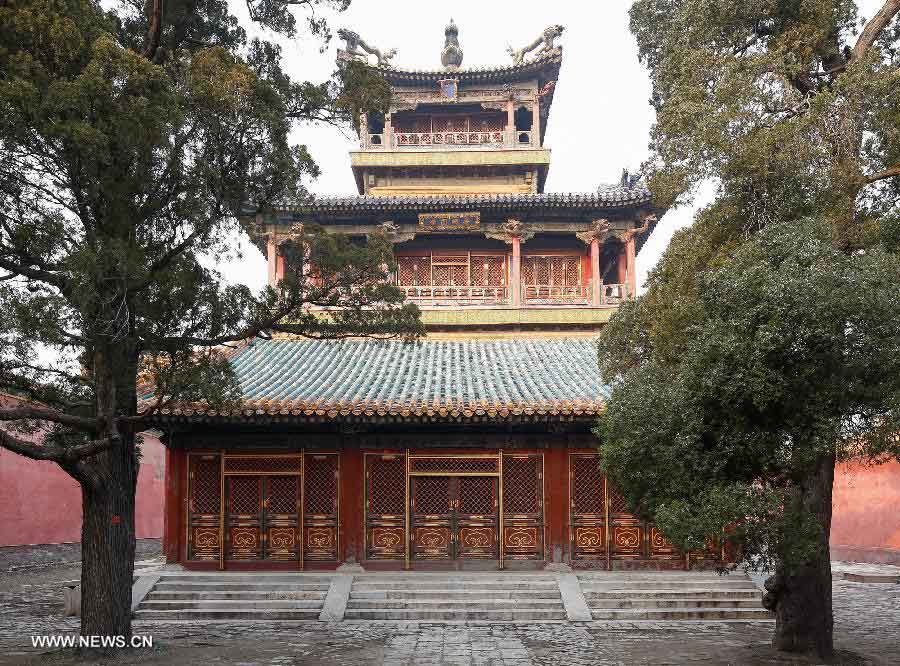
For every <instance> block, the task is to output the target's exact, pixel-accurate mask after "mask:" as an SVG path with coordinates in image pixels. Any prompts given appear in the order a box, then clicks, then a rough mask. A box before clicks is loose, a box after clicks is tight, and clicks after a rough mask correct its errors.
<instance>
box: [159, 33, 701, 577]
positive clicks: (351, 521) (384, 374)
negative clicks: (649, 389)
mask: <svg viewBox="0 0 900 666" xmlns="http://www.w3.org/2000/svg"><path fill="white" fill-rule="evenodd" d="M561 32H562V28H561V27H559V26H551V27H550V28H548V29H547V30H545V31H544V32H543V33H542V34H541V35H540V36H539V38H538V39H536V40H535V42H534V43H533V44H530V45H528V46H526V47H525V48H523V49H521V50H518V51H511V56H512V63H511V64H509V65H507V66H500V67H495V68H479V69H466V68H464V67H463V66H462V56H463V54H462V49H461V47H460V44H459V40H458V34H457V28H456V26H455V25H453V24H452V23H451V25H450V26H448V27H447V30H446V35H445V38H446V39H445V44H444V48H443V50H442V51H441V54H440V55H441V64H442V66H441V67H440V68H437V69H434V70H430V71H421V70H404V69H400V68H397V67H395V66H393V65H392V64H391V58H392V52H387V53H382V52H381V51H379V50H378V49H376V48H373V47H371V46H369V45H368V44H366V43H365V41H364V40H362V39H361V38H360V37H359V35H357V34H356V33H352V32H349V31H342V32H341V37H342V38H343V39H344V40H345V41H346V47H345V49H343V50H342V51H340V52H339V58H362V57H366V55H367V54H374V55H375V57H377V59H378V62H377V63H374V62H373V63H370V66H371V67H373V68H374V69H375V70H376V71H378V72H379V73H381V74H382V75H383V76H384V77H385V79H386V80H387V81H388V82H389V84H390V85H391V87H392V90H393V96H392V102H391V107H390V111H389V113H387V114H384V115H380V114H369V115H368V116H366V117H365V118H363V119H361V122H360V132H359V148H358V149H357V150H354V151H352V152H351V154H350V166H351V168H352V170H353V174H354V177H355V181H356V187H357V190H358V192H357V193H356V194H355V195H352V196H345V197H324V198H317V199H314V200H311V201H304V202H300V203H298V204H296V205H285V206H284V207H283V209H281V210H278V211H277V212H276V213H274V214H268V215H266V216H262V215H260V216H258V219H257V223H258V225H259V226H260V227H261V228H263V229H264V230H265V236H264V239H265V240H264V241H263V242H264V243H265V248H266V250H267V253H268V273H269V281H270V283H271V284H273V285H276V284H277V283H278V281H279V279H280V277H281V275H283V272H284V262H283V260H282V258H281V257H280V255H279V247H280V245H279V243H280V239H282V238H285V237H287V236H288V235H289V234H290V231H291V229H292V227H294V225H297V224H307V223H316V224H319V225H322V226H323V227H325V228H326V229H328V230H332V231H335V232H340V233H344V234H349V235H351V236H353V237H357V238H359V239H363V238H365V237H366V236H367V235H368V234H373V233H385V234H387V235H388V237H389V239H390V240H391V242H392V243H393V246H394V251H395V255H396V260H397V261H396V263H397V269H396V272H395V273H394V274H393V276H392V279H393V281H394V283H395V284H396V285H397V286H398V287H399V288H400V289H402V290H403V291H404V293H405V295H406V298H407V299H409V300H411V301H413V302H415V303H417V304H418V305H419V306H420V308H421V310H422V313H423V314H422V318H423V321H424V323H425V325H426V327H427V329H428V335H427V337H426V338H425V339H424V340H422V341H421V342H418V343H414V344H404V343H402V342H376V341H371V340H345V341H340V342H338V341H327V342H326V341H315V340H303V339H291V338H284V339H273V340H256V341H252V342H249V343H248V344H246V345H245V346H243V347H242V348H241V349H240V350H238V351H237V352H235V353H234V354H233V355H232V356H231V363H232V364H233V367H234V369H235V372H236V373H237V376H238V377H239V379H240V381H241V385H242V387H243V391H244V395H245V400H246V401H245V404H244V406H243V408H242V409H240V410H239V411H236V412H234V413H221V412H210V411H207V410H204V409H202V408H191V409H188V408H184V409H174V410H172V411H170V412H167V413H166V414H165V415H164V416H163V417H161V421H163V422H164V425H165V429H166V431H167V433H168V435H167V437H166V439H165V444H166V446H167V473H166V514H165V515H166V524H165V537H164V548H165V552H166V555H167V558H168V560H169V561H170V562H180V563H183V564H184V565H185V566H186V567H188V568H195V569H226V570H239V569H257V568H258V569H280V568H287V569H311V568H325V569H327V568H335V567H337V566H339V565H341V564H342V563H348V562H353V563H358V564H361V565H362V566H363V567H365V568H367V569H413V570H418V569H429V568H431V569H434V568H443V569H448V568H450V569H453V568H487V569H492V568H500V569H503V568H518V569H527V568H531V569H539V568H543V567H545V566H547V565H548V564H550V563H557V564H567V565H570V566H573V567H595V568H602V569H622V568H638V567H640V568H689V567H693V566H696V565H697V562H698V560H708V559H710V558H714V557H716V556H717V553H715V552H714V550H715V549H712V550H711V552H709V553H692V554H685V553H681V552H678V551H677V550H676V549H675V548H674V547H673V546H672V545H671V544H670V543H669V542H668V541H667V540H666V539H665V537H664V536H663V535H662V534H661V533H660V532H659V531H658V530H657V529H656V528H655V527H654V526H653V525H652V524H648V523H646V522H644V521H642V520H641V519H640V518H639V517H637V516H635V515H632V514H630V513H629V512H628V509H627V506H626V504H625V502H624V501H623V499H622V497H621V496H620V495H619V494H618V493H617V492H616V489H615V488H614V487H612V485H610V484H609V483H607V482H606V480H605V479H604V477H603V476H602V474H601V472H600V468H599V466H598V456H597V451H596V440H595V438H594V437H593V435H592V434H591V427H592V425H593V423H594V421H595V419H596V416H597V414H598V413H599V412H600V410H602V409H603V405H604V398H605V396H606V389H605V387H604V386H603V385H602V383H601V382H600V378H599V373H598V368H597V359H596V349H595V346H594V344H593V340H594V338H595V337H596V335H597V332H598V330H599V329H600V328H601V327H602V326H603V325H604V323H605V322H607V321H608V320H609V317H610V316H611V315H612V313H614V312H615V310H616V308H617V307H618V306H619V305H620V304H621V303H622V302H623V301H625V300H626V299H629V298H632V297H633V296H634V294H635V290H636V280H635V258H636V256H637V254H638V253H639V252H640V250H641V247H642V245H643V243H644V241H645V240H646V238H647V237H648V235H649V234H650V233H652V231H653V228H654V226H655V224H656V221H657V219H658V217H659V216H661V215H662V213H663V212H664V211H662V210H658V209H656V208H654V206H653V204H652V202H651V198H650V194H649V192H648V190H647V189H646V188H645V186H644V185H643V184H642V183H641V182H640V181H638V180H636V179H634V178H632V177H630V176H628V174H627V173H626V174H623V177H622V179H621V180H620V182H618V183H616V184H615V185H611V186H603V187H600V188H599V189H598V190H597V191H595V192H588V193H555V192H554V193H548V192H545V191H544V183H545V181H546V178H547V172H548V169H549V168H550V149H549V148H548V147H547V146H546V145H545V144H544V137H545V131H546V127H547V123H548V119H549V116H550V110H551V106H552V102H553V98H554V95H555V94H557V90H556V80H557V77H558V74H559V71H560V67H561V64H562V47H561V46H559V45H558V44H557V39H558V37H559V35H560V33H561ZM250 214H253V213H250Z"/></svg>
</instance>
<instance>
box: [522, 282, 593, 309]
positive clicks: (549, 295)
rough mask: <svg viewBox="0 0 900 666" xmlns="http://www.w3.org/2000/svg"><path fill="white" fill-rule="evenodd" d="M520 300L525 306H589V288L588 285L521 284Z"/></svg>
mask: <svg viewBox="0 0 900 666" xmlns="http://www.w3.org/2000/svg"><path fill="white" fill-rule="evenodd" d="M522 300H523V301H524V302H525V303H526V304H530V305H534V304H544V303H553V304H560V303H564V304H566V305H589V304H590V302H591V288H590V287H589V286H588V285H583V284H579V285H571V286H566V285H550V284H523V285H522Z"/></svg>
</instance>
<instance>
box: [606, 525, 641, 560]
mask: <svg viewBox="0 0 900 666" xmlns="http://www.w3.org/2000/svg"><path fill="white" fill-rule="evenodd" d="M611 541H612V546H611V548H612V554H613V555H641V552H642V545H643V529H642V528H641V526H640V525H615V524H614V525H613V526H612V539H611Z"/></svg>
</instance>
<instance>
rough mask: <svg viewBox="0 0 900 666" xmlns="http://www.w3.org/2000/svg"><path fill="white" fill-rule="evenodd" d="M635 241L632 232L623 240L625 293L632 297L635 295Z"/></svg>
mask: <svg viewBox="0 0 900 666" xmlns="http://www.w3.org/2000/svg"><path fill="white" fill-rule="evenodd" d="M634 249H635V241H634V234H629V235H628V239H627V240H626V241H625V282H626V283H627V285H626V289H627V290H628V291H627V295H628V296H630V297H631V298H634V297H635V296H636V295H637V275H635V251H634Z"/></svg>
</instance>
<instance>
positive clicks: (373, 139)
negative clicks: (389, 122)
mask: <svg viewBox="0 0 900 666" xmlns="http://www.w3.org/2000/svg"><path fill="white" fill-rule="evenodd" d="M386 141H387V135H386V134H367V135H365V142H366V143H365V146H363V147H364V148H384V147H385V142H386Z"/></svg>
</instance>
